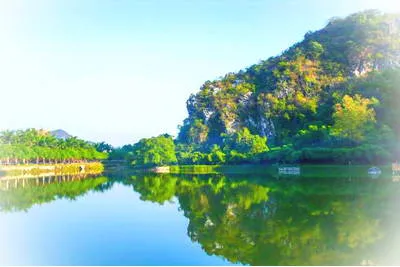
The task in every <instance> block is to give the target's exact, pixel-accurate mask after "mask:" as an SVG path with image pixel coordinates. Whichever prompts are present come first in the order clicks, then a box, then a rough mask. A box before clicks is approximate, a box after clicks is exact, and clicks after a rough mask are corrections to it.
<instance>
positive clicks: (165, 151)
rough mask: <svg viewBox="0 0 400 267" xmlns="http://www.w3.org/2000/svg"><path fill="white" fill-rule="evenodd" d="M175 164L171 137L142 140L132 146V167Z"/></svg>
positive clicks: (161, 136)
mask: <svg viewBox="0 0 400 267" xmlns="http://www.w3.org/2000/svg"><path fill="white" fill-rule="evenodd" d="M175 163H177V159H176V155H175V144H174V141H173V139H172V137H171V136H165V135H160V136H158V137H152V138H144V139H142V140H140V141H139V142H138V143H136V144H135V145H133V149H132V164H133V165H136V166H145V167H150V166H163V165H169V164H175Z"/></svg>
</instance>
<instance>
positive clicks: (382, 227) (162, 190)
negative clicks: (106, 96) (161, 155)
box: [0, 173, 400, 265]
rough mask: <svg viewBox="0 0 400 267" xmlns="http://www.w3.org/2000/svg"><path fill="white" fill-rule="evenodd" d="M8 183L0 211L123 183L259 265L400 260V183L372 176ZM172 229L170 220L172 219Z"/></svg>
mask: <svg viewBox="0 0 400 267" xmlns="http://www.w3.org/2000/svg"><path fill="white" fill-rule="evenodd" d="M107 176H108V177H105V176H102V177H86V178H84V179H82V178H80V179H71V180H69V181H63V182H60V179H59V178H54V179H53V180H51V179H49V183H48V184H45V183H44V184H39V185H36V183H35V182H34V180H32V181H31V182H29V183H28V182H27V183H26V184H24V187H17V188H14V189H10V190H4V188H3V187H2V188H1V192H0V212H10V211H19V210H28V209H29V208H31V207H32V206H33V205H34V204H41V203H46V202H50V201H53V200H56V199H62V198H66V199H72V200H73V199H77V198H78V197H80V196H83V195H85V194H86V193H87V192H90V191H98V192H104V191H107V190H110V189H111V188H112V187H113V185H114V184H115V183H118V184H122V185H124V186H128V187H132V188H133V190H134V191H136V192H137V193H138V194H139V195H140V199H141V200H143V201H151V202H154V203H158V204H160V205H162V204H163V203H165V202H168V201H175V202H176V204H177V205H178V206H179V209H180V210H181V211H182V212H183V215H184V216H185V217H186V218H188V220H189V224H188V229H187V234H188V236H189V237H190V239H191V240H192V241H193V242H198V243H199V244H200V245H201V247H202V248H203V250H204V251H205V252H206V253H207V254H209V255H218V256H221V257H224V258H226V259H227V260H229V261H230V262H232V263H242V264H251V265H343V264H345V265H359V264H362V263H376V264H382V265H385V264H399V263H400V255H398V253H397V250H396V248H397V247H398V245H400V231H399V230H398V222H399V221H400V220H399V219H400V213H399V212H398V211H399V204H398V203H400V202H399V201H400V194H399V193H400V184H399V183H393V182H392V181H391V180H383V179H381V180H379V179H378V180H372V179H369V180H367V179H352V180H351V181H350V180H348V179H322V180H321V179H320V180H317V179H300V178H284V179H282V178H281V179H280V180H279V181H278V180H276V179H275V178H271V177H265V176H254V175H251V176H240V177H238V176H226V175H221V174H214V175H197V176H196V175H184V176H182V175H169V174H158V175H151V174H146V175H144V174H135V175H134V176H132V175H131V174H130V175H127V174H125V175H122V174H118V173H112V174H107ZM166 227H168V225H166Z"/></svg>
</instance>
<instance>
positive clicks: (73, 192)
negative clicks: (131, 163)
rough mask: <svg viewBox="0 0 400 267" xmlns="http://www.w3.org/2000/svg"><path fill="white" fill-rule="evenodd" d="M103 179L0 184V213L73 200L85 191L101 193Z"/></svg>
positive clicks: (57, 178) (55, 178) (69, 177)
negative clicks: (57, 201)
mask: <svg viewBox="0 0 400 267" xmlns="http://www.w3.org/2000/svg"><path fill="white" fill-rule="evenodd" d="M106 182H107V178H106V177H95V178H94V177H92V176H88V175H63V176H52V177H36V178H26V179H6V180H0V211H2V212H5V211H19V210H28V209H30V208H31V207H32V206H33V205H35V204H42V203H47V202H51V201H54V200H56V199H62V198H65V199H71V200H74V199H76V198H77V197H78V196H82V195H84V194H86V193H87V192H89V191H95V190H99V191H103V190H104V189H103V187H102V186H103V184H105V183H106Z"/></svg>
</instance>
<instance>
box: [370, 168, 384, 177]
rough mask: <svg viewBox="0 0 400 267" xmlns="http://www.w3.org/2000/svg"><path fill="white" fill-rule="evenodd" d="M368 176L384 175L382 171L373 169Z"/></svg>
mask: <svg viewBox="0 0 400 267" xmlns="http://www.w3.org/2000/svg"><path fill="white" fill-rule="evenodd" d="M368 174H369V175H374V176H376V175H380V174H382V170H381V169H380V168H378V167H371V168H369V169H368Z"/></svg>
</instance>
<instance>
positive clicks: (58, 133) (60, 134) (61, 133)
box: [50, 129, 72, 139]
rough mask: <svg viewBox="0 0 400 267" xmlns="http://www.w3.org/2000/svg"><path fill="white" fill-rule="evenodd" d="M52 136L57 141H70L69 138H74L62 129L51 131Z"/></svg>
mask: <svg viewBox="0 0 400 267" xmlns="http://www.w3.org/2000/svg"><path fill="white" fill-rule="evenodd" d="M50 134H51V135H52V136H54V137H55V138H57V139H68V138H70V137H72V135H70V134H69V133H67V132H66V131H64V130H62V129H57V130H54V131H50Z"/></svg>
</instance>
